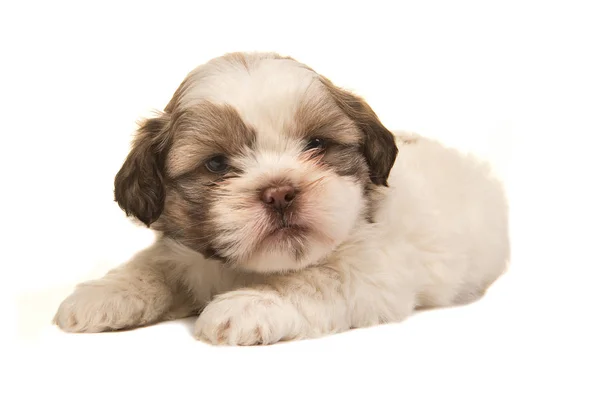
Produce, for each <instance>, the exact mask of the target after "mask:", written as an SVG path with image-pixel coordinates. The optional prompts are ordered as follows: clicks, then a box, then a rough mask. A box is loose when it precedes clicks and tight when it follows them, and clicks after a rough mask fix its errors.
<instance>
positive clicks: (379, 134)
mask: <svg viewBox="0 0 600 400" xmlns="http://www.w3.org/2000/svg"><path fill="white" fill-rule="evenodd" d="M320 80H321V82H322V83H323V84H324V85H325V87H326V88H327V90H328V91H329V92H330V94H331V95H332V97H333V99H334V100H335V102H336V103H337V105H338V107H340V108H341V109H342V111H344V113H346V115H348V117H350V118H351V119H352V120H353V121H354V123H356V125H357V126H358V127H359V129H360V130H361V131H362V133H363V142H362V147H363V154H364V156H365V158H366V160H367V164H368V165H369V171H370V177H371V181H372V182H373V183H374V184H376V185H383V186H387V179H388V177H389V175H390V171H391V169H392V166H393V165H394V162H395V161H396V156H397V155H398V147H397V146H396V141H395V140H394V135H393V134H392V133H391V132H390V131H389V130H387V128H386V127H385V126H383V124H382V123H381V121H379V118H378V117H377V115H376V114H375V112H374V111H373V110H372V109H371V107H370V106H369V105H368V104H367V102H366V101H365V100H364V99H362V98H360V97H359V96H356V95H355V94H353V93H351V92H349V91H347V90H344V89H341V88H339V87H337V86H335V85H334V84H333V83H332V82H331V81H330V80H329V79H327V78H325V77H323V76H320Z"/></svg>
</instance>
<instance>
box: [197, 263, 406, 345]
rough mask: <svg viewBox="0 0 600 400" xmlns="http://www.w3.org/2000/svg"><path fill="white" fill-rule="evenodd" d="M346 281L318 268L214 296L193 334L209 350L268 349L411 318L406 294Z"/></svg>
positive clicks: (328, 270)
mask: <svg viewBox="0 0 600 400" xmlns="http://www.w3.org/2000/svg"><path fill="white" fill-rule="evenodd" d="M350 275H351V274H344V273H340V272H338V271H336V270H333V269H330V268H327V267H319V268H310V269H307V270H303V271H300V272H296V273H294V274H289V275H284V276H269V277H266V278H264V282H263V283H262V284H257V285H255V286H250V287H248V288H246V289H239V290H234V291H231V292H228V293H224V294H222V295H219V296H217V297H216V298H215V299H214V300H213V301H212V302H210V303H209V304H208V305H207V306H206V308H205V309H204V311H203V312H202V314H200V317H199V318H198V320H197V322H196V326H195V330H194V334H195V336H196V338H198V339H201V340H205V341H208V342H210V343H213V344H227V345H254V344H270V343H275V342H277V341H280V340H288V339H302V338H312V337H318V336H323V335H326V334H330V333H335V332H342V331H345V330H348V329H350V328H358V327H365V326H370V325H375V324H378V323H382V322H392V321H400V320H402V319H403V318H405V317H406V316H408V315H409V314H410V313H411V312H412V310H413V305H414V296H413V294H412V293H409V292H407V293H404V294H403V293H396V291H393V292H392V291H390V290H388V288H385V287H379V286H378V285H376V284H375V285H373V283H369V282H366V281H365V280H362V279H353V278H352V277H351V276H350ZM390 289H391V288H390ZM357 294H358V295H357Z"/></svg>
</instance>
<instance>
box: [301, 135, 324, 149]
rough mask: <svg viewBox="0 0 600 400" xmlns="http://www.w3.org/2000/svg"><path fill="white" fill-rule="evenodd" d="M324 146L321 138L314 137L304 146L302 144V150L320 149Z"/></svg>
mask: <svg viewBox="0 0 600 400" xmlns="http://www.w3.org/2000/svg"><path fill="white" fill-rule="evenodd" d="M324 148H325V141H324V140H323V139H319V138H314V139H310V140H309V141H308V143H306V146H304V151H308V150H315V149H316V150H321V149H324Z"/></svg>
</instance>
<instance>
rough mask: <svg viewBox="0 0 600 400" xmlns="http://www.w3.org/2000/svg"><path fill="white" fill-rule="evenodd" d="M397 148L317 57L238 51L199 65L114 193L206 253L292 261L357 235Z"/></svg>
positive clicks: (234, 259) (235, 261) (266, 265)
mask: <svg viewBox="0 0 600 400" xmlns="http://www.w3.org/2000/svg"><path fill="white" fill-rule="evenodd" d="M396 154H397V148H396V145H395V142H394V138H393V135H392V134H391V133H390V132H389V131H388V130H387V129H386V128H385V127H384V126H383V125H382V124H381V122H380V121H379V119H378V118H377V116H376V115H375V113H374V112H373V110H371V108H370V107H369V106H368V105H367V104H366V103H365V102H364V101H363V100H362V99H360V98H358V97H357V96H355V95H353V94H351V93H349V92H347V91H344V90H342V89H340V88H338V87H336V86H335V85H333V84H332V83H331V82H330V81H329V80H328V79H326V78H324V77H322V76H320V75H318V74H317V73H315V72H314V71H313V70H311V69H310V68H308V67H307V66H305V65H303V64H300V63H298V62H297V61H295V60H293V59H289V58H283V57H280V56H278V55H276V54H264V53H257V54H241V53H235V54H228V55H226V56H223V57H220V58H216V59H213V60H211V61H209V62H208V63H207V64H205V65H202V66H200V67H199V68H197V69H195V70H194V71H192V72H191V73H190V74H189V75H188V76H187V77H186V79H185V80H184V81H183V83H182V84H181V85H180V86H179V88H178V89H177V91H176V92H175V94H174V96H173V98H172V99H171V101H170V102H169V104H168V105H167V107H166V108H165V111H164V113H163V114H162V115H160V116H158V117H157V118H152V119H148V120H146V121H145V122H144V123H143V124H142V125H141V127H140V129H139V131H138V135H137V137H136V138H135V140H134V142H133V146H132V149H131V152H130V153H129V155H128V157H127V159H126V160H125V163H124V164H123V167H122V168H121V170H120V171H119V173H118V174H117V176H116V178H115V199H116V201H117V202H118V204H119V205H120V207H121V208H122V209H124V210H125V212H126V213H127V214H128V215H132V216H134V217H135V218H137V219H139V220H140V221H141V222H143V223H144V224H146V225H148V226H151V227H152V228H153V229H156V230H158V231H162V232H164V234H165V235H167V236H169V237H171V238H173V239H175V240H177V241H179V242H181V243H183V244H184V245H186V246H188V247H190V248H191V249H193V250H195V251H198V252H200V253H202V254H204V255H205V256H207V257H214V258H218V259H221V260H223V261H224V262H226V263H228V264H230V265H234V266H237V267H239V268H243V269H246V270H249V271H255V272H265V273H266V272H282V271H289V270H295V269H301V268H304V267H306V266H309V265H311V264H314V263H315V262H317V261H319V260H320V259H322V258H323V257H325V256H327V254H329V253H330V252H331V251H333V249H335V248H336V247H337V246H338V245H339V244H340V243H342V242H343V241H344V240H345V239H347V238H348V236H349V235H350V233H351V231H352V229H353V227H354V226H355V225H356V223H357V222H358V221H359V220H360V219H362V218H365V214H366V210H367V208H368V202H369V201H368V196H367V193H368V192H369V190H368V189H371V188H373V187H375V186H385V185H387V178H388V175H389V172H390V169H391V168H392V165H393V163H394V161H395V158H396Z"/></svg>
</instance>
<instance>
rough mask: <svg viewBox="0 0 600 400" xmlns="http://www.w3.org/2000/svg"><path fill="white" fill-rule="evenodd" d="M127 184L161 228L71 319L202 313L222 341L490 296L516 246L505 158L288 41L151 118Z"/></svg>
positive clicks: (337, 327)
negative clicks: (475, 152) (357, 90)
mask: <svg viewBox="0 0 600 400" xmlns="http://www.w3.org/2000/svg"><path fill="white" fill-rule="evenodd" d="M115 198H116V201H117V202H118V204H119V206H120V207H121V208H122V209H123V210H124V211H125V212H126V213H127V215H130V216H132V217H134V218H135V219H137V220H139V221H141V222H142V223H144V224H145V225H147V226H148V227H149V228H151V229H152V230H154V231H156V232H157V240H156V242H155V243H154V244H153V245H151V246H150V247H149V248H147V249H145V250H143V251H141V252H139V253H138V254H136V255H135V256H134V257H133V258H132V259H131V260H129V261H128V262H127V263H125V264H124V265H122V266H120V267H118V268H115V269H114V270H112V271H110V272H109V273H107V274H106V275H105V276H104V277H102V278H101V279H98V280H94V281H90V282H84V283H82V284H80V285H78V286H77V287H76V289H75V291H74V292H73V294H71V295H70V296H69V297H68V298H67V299H66V300H64V302H63V303H62V304H61V305H60V307H59V309H58V312H57V314H56V316H55V319H54V321H55V323H56V324H58V326H59V327H60V328H61V329H63V330H65V331H69V332H100V331H107V330H117V329H124V328H133V327H136V326H142V325H147V324H151V323H155V322H158V321H164V320H169V319H175V318H180V317H185V316H190V315H194V314H196V315H197V314H199V317H198V320H197V322H196V325H195V329H194V334H195V336H196V337H197V338H199V339H203V340H206V341H208V342H210V343H215V344H230V345H253V344H269V343H274V342H277V341H280V340H289V339H301V338H311V337H318V336H322V335H326V334H331V333H334V332H341V331H345V330H348V329H351V328H359V327H366V326H371V325H375V324H381V323H386V322H397V321H401V320H403V319H404V318H406V317H407V316H409V315H410V314H411V313H412V312H413V310H414V309H416V308H419V307H443V306H449V305H454V304H463V303H467V302H470V301H473V300H476V299H477V298H479V297H480V296H481V295H482V294H483V293H484V292H485V290H486V289H487V288H488V286H489V285H491V284H492V283H493V282H494V281H495V280H496V279H497V278H498V277H499V276H500V275H501V274H502V273H503V271H504V269H505V268H506V265H507V262H508V260H509V254H510V249H509V240H508V225H507V204H506V199H505V196H504V192H503V188H502V185H501V183H500V182H499V181H498V180H496V179H495V178H494V177H493V176H492V174H491V171H490V168H489V167H488V165H487V164H485V163H482V162H479V161H476V160H474V159H472V158H470V157H467V156H464V155H462V154H459V153H458V152H457V151H455V150H453V149H449V148H446V147H444V146H442V145H441V144H439V143H437V142H435V141H433V140H430V139H426V138H423V137H420V136H417V135H394V134H392V133H391V132H390V131H388V130H387V129H386V128H385V127H384V126H383V125H382V123H381V122H380V121H379V119H378V117H377V116H376V114H375V113H374V112H373V110H372V109H371V108H370V107H369V106H368V105H367V104H366V102H365V101H364V100H363V99H361V98H359V97H357V96H355V95H354V94H352V93H350V92H348V91H346V90H343V89H341V88H339V87H337V86H335V85H334V84H333V83H332V82H331V81H329V80H328V79H326V78H325V77H323V76H321V75H319V74H318V73H316V72H315V71H314V70H312V69H311V68H309V67H308V66H306V65H304V64H301V63H299V62H297V61H296V60H294V59H291V58H288V57H281V56H279V55H277V54H273V53H232V54H226V55H224V56H222V57H218V58H215V59H213V60H211V61H209V62H207V63H206V64H204V65H201V66H199V67H198V68H196V69H195V70H193V71H192V72H190V73H189V74H188V76H187V77H186V78H185V80H184V81H183V82H182V83H181V85H180V86H179V88H178V89H177V91H176V92H175V94H174V96H173V98H172V99H171V101H170V102H169V104H168V105H167V106H166V108H165V110H164V112H162V113H161V114H160V115H158V116H156V117H155V118H150V119H147V120H145V121H144V122H143V123H142V124H141V126H140V128H139V131H138V133H137V136H136V138H135V139H134V141H133V144H132V148H131V151H130V153H129V155H128V157H127V159H126V160H125V162H124V164H123V166H122V168H121V170H120V171H119V172H118V174H117V176H116V178H115Z"/></svg>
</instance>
